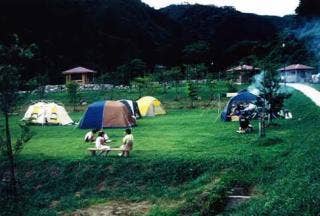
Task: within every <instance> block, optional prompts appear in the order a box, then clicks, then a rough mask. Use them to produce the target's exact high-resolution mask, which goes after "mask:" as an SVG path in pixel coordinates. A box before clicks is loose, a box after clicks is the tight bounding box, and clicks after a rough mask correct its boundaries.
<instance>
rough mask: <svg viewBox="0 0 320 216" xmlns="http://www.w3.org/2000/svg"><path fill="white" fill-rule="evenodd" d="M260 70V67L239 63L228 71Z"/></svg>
mask: <svg viewBox="0 0 320 216" xmlns="http://www.w3.org/2000/svg"><path fill="white" fill-rule="evenodd" d="M258 70H260V68H255V67H253V66H251V65H239V66H237V67H234V68H231V69H229V70H227V71H228V72H232V71H258Z"/></svg>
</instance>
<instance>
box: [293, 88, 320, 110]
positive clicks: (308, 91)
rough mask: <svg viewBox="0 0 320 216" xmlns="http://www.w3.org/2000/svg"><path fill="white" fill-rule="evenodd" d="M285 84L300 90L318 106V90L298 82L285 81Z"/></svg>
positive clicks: (319, 97) (319, 100) (319, 102)
mask: <svg viewBox="0 0 320 216" xmlns="http://www.w3.org/2000/svg"><path fill="white" fill-rule="evenodd" d="M287 86H290V87H292V88H294V89H296V90H298V91H300V92H302V93H303V94H304V95H306V96H307V97H309V98H310V99H311V100H312V101H313V102H314V103H315V104H316V105H317V106H319V107H320V92H319V91H318V90H316V89H315V88H312V87H310V86H308V85H305V84H300V83H287Z"/></svg>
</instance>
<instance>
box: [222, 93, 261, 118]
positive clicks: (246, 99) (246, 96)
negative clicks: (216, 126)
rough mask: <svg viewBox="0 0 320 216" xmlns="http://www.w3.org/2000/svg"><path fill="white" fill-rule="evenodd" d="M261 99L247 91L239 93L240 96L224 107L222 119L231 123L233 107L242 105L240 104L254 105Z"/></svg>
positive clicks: (233, 98)
mask: <svg viewBox="0 0 320 216" xmlns="http://www.w3.org/2000/svg"><path fill="white" fill-rule="evenodd" d="M258 99H259V96H257V95H254V94H252V93H250V92H248V91H247V90H242V91H239V92H238V94H237V95H236V96H234V97H232V98H231V99H230V100H229V101H228V103H227V105H226V106H225V107H224V109H223V111H222V113H221V119H222V120H223V121H230V116H229V115H230V113H231V108H232V105H235V104H240V103H247V104H248V103H254V102H256V101H257V100H258Z"/></svg>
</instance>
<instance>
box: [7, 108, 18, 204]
mask: <svg viewBox="0 0 320 216" xmlns="http://www.w3.org/2000/svg"><path fill="white" fill-rule="evenodd" d="M5 121H6V145H7V155H8V160H9V168H10V187H11V191H10V192H11V195H12V196H13V198H16V196H17V182H16V174H15V163H14V157H13V151H12V145H11V134H10V126H9V114H8V112H6V113H5Z"/></svg>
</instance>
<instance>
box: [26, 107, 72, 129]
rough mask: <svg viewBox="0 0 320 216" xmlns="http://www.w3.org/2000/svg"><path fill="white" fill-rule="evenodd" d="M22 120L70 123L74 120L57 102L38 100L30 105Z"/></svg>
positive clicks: (40, 122) (38, 122)
mask: <svg viewBox="0 0 320 216" xmlns="http://www.w3.org/2000/svg"><path fill="white" fill-rule="evenodd" d="M22 120H25V121H31V122H32V123H34V124H42V125H43V124H59V125H68V124H72V123H73V121H72V119H71V118H70V117H69V115H68V113H67V111H66V110H65V108H64V107H63V106H60V105H58V104H56V103H46V102H38V103H35V104H33V105H31V106H29V108H28V110H27V112H26V113H25V115H24V117H23V119H22Z"/></svg>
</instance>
